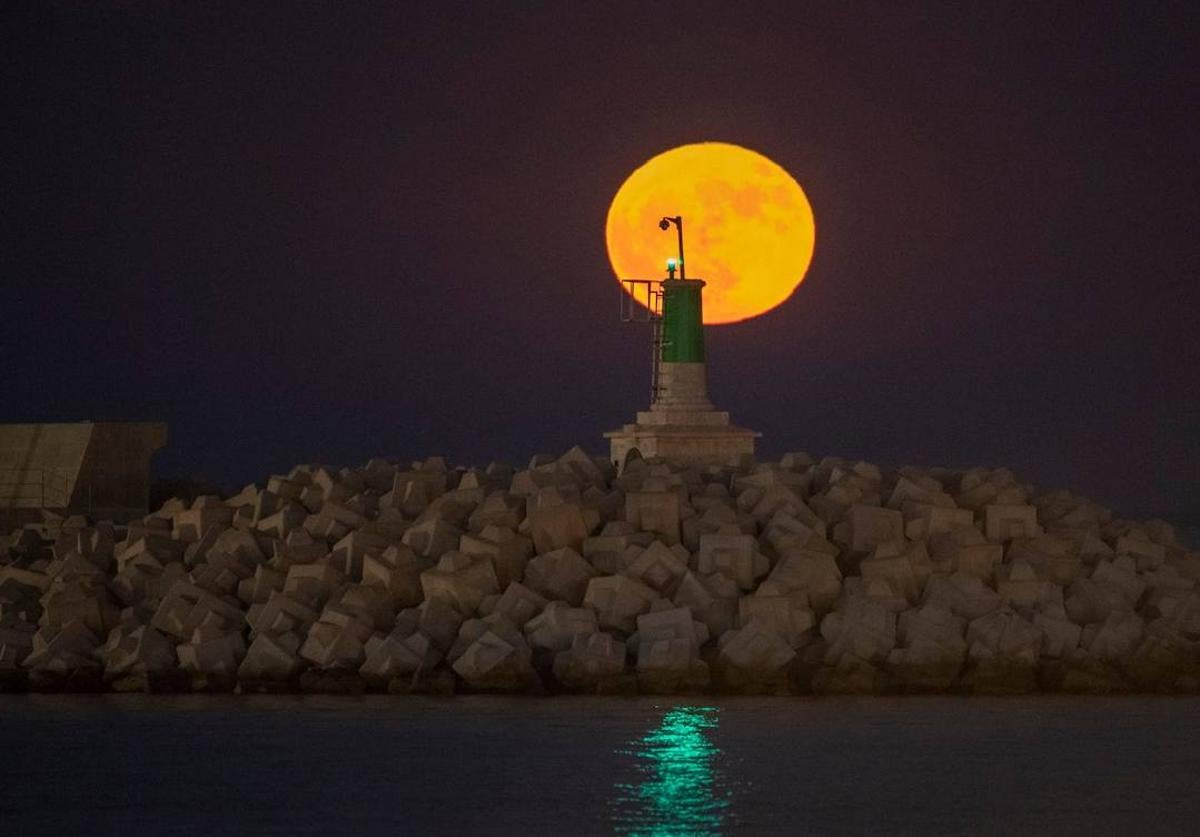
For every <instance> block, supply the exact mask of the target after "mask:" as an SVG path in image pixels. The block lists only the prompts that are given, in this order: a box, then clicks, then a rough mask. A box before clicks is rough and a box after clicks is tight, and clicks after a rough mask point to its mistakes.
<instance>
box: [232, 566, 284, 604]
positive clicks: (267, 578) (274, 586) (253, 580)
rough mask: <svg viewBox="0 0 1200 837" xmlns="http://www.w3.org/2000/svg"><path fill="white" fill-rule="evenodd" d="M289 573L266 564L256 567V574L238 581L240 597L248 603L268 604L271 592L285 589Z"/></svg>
mask: <svg viewBox="0 0 1200 837" xmlns="http://www.w3.org/2000/svg"><path fill="white" fill-rule="evenodd" d="M285 581H287V574H286V573H283V572H280V571H279V570H276V569H272V568H271V567H269V566H267V565H266V564H259V565H258V566H257V567H255V568H254V575H252V576H251V577H249V578H245V579H242V580H241V581H240V582H238V587H237V594H238V598H239V599H241V600H242V602H243V603H245V604H246V605H252V604H266V603H267V601H268V600H269V599H270V598H271V594H272V593H274V592H279V591H282V590H283V585H284V582H285Z"/></svg>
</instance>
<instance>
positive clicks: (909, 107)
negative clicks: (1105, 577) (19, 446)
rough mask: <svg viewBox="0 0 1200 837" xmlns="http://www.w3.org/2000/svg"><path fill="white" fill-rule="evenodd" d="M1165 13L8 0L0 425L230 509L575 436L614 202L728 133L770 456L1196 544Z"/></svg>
mask: <svg viewBox="0 0 1200 837" xmlns="http://www.w3.org/2000/svg"><path fill="white" fill-rule="evenodd" d="M959 5H970V6H972V9H971V10H969V11H964V10H962V9H959V8H957V7H958V6H959ZM1196 9H1197V7H1196V6H1195V4H1185V3H1179V4H1174V3H1165V2H1156V3H1128V4H1125V6H1124V8H1122V7H1117V6H1113V7H1111V8H1108V7H1107V6H1106V4H1101V3H1078V4H1058V3H1021V4H1017V3H988V4H983V3H980V4H941V3H938V4H933V3H931V4H918V3H901V2H880V3H863V4H859V3H842V2H837V3H834V2H830V3H820V4H805V3H799V2H788V3H781V4H767V3H753V4H736V3H728V2H720V3H705V4H690V3H652V2H647V0H641V2H636V3H613V2H604V3H566V2H562V3H550V4H545V5H544V6H535V5H533V4H518V3H486V4H485V3H480V4H477V5H475V4H454V3H446V2H437V3H379V4H374V5H368V4H360V3H333V2H327V3H299V2H297V3H278V4H274V3H271V4H267V3H243V2H237V3H217V2H208V0H206V2H202V3H174V2H173V3H162V2H149V0H147V2H124V3H98V2H78V3H46V4H26V3H23V2H11V0H10V2H5V3H4V4H3V7H2V9H0V21H2V26H3V31H2V33H0V91H2V95H3V114H4V119H3V127H2V128H0V132H2V133H0V136H2V137H3V139H2V142H3V148H2V149H0V150H2V154H0V194H2V195H3V200H2V201H0V277H2V280H0V281H2V282H3V288H4V293H3V297H2V305H0V310H2V311H3V319H4V328H3V330H2V331H0V357H2V361H3V366H2V368H3V374H2V378H0V383H2V389H0V420H2V421H48V420H63V421H74V420H84V419H94V420H143V419H155V420H165V421H167V422H168V423H169V425H170V441H169V445H168V448H167V449H166V450H164V451H163V452H162V453H160V454H159V456H158V458H157V459H156V464H155V469H156V472H157V473H158V474H159V475H161V476H170V477H196V476H203V477H206V478H208V479H210V480H213V481H216V482H217V483H218V484H219V485H226V486H232V485H234V484H240V483H242V482H246V481H249V480H253V479H258V480H262V479H265V477H266V475H267V474H269V473H271V472H275V471H280V470H286V469H288V468H290V467H291V466H292V465H293V464H295V463H298V462H306V461H321V462H326V463H330V464H334V465H344V464H361V463H362V462H364V461H365V460H366V459H368V458H369V457H371V456H375V455H381V456H387V457H391V458H406V459H407V458H413V457H418V456H424V455H428V454H443V455H446V456H447V457H449V458H451V459H452V460H453V461H455V462H459V463H464V464H471V463H478V464H485V463H486V462H487V461H488V460H490V459H492V458H504V459H509V460H514V461H523V460H524V459H525V458H527V457H528V456H529V455H530V454H532V453H535V452H539V451H546V452H561V451H562V450H564V449H566V448H567V447H569V446H570V445H572V444H575V443H581V444H583V445H585V446H586V447H588V448H590V449H592V450H594V451H595V452H597V453H600V452H604V451H605V450H606V446H605V443H604V441H603V440H602V439H601V438H600V434H601V433H602V432H603V431H604V430H607V429H612V428H615V427H617V426H619V425H620V424H622V423H623V422H625V421H629V420H631V419H632V416H633V413H634V411H635V410H637V409H639V408H642V409H644V408H645V404H646V402H647V400H648V376H649V347H648V338H647V335H646V334H645V332H644V331H640V330H638V328H637V327H634V326H628V325H626V326H622V325H621V324H620V323H618V322H617V321H616V320H617V316H616V315H617V294H618V291H617V285H616V283H615V281H614V280H613V276H612V273H611V270H610V268H609V264H608V259H607V256H606V254H605V250H604V219H605V214H606V212H607V209H608V205H609V202H610V200H611V198H612V196H613V194H614V193H615V192H616V190H617V188H618V187H619V186H620V184H621V183H622V181H623V180H624V179H625V177H626V176H628V174H629V173H630V172H631V171H632V170H633V169H634V168H636V167H637V166H639V165H640V164H641V163H643V162H644V161H645V160H647V159H648V158H649V157H651V156H653V155H655V154H657V153H658V152H661V151H664V150H666V149H668V148H670V147H673V146H676V145H680V144H683V143H688V142H696V141H703V140H721V141H726V142H733V143H737V144H740V145H744V146H747V147H749V148H752V149H755V150H757V151H759V152H761V153H763V154H766V155H767V156H769V157H771V158H772V159H774V160H775V161H776V162H778V163H779V164H780V165H782V166H783V167H784V168H786V169H787V170H788V171H790V172H791V173H792V174H793V175H794V176H795V177H796V179H797V180H798V181H799V182H800V183H801V184H802V185H803V187H804V189H805V190H806V192H807V193H808V196H809V199H810V200H811V202H812V205H813V209H814V212H815V215H816V219H817V245H816V253H815V257H814V261H813V265H812V268H811V269H810V271H809V274H808V278H807V279H806V280H805V282H804V283H803V284H802V285H801V286H800V288H799V289H798V290H797V292H796V293H795V294H794V295H793V296H792V298H791V299H790V300H789V301H788V302H786V303H785V304H784V305H782V306H781V307H779V308H777V309H776V310H774V311H772V312H770V313H769V314H767V315H765V316H763V317H760V318H757V319H754V320H750V321H747V322H744V323H741V324H738V325H733V326H722V327H717V328H710V329H709V331H708V347H709V376H710V387H711V390H712V394H713V397H714V400H715V401H716V402H717V404H718V405H719V406H721V407H722V408H724V409H729V410H730V411H731V412H732V413H733V416H734V420H735V421H736V422H737V423H739V424H742V425H745V426H748V427H752V428H754V429H756V430H760V431H762V433H763V439H762V440H761V448H760V449H761V450H762V451H763V453H765V454H767V455H777V454H780V453H783V452H785V451H788V450H798V449H800V450H808V451H809V452H811V453H813V454H815V455H818V456H819V455H826V454H835V455H842V456H847V457H854V458H865V459H868V460H870V461H873V462H878V463H881V464H885V465H888V464H904V463H913V464H924V465H934V464H947V465H975V464H985V465H1008V466H1011V467H1012V468H1014V469H1015V470H1016V471H1017V472H1018V473H1019V474H1020V475H1022V476H1024V477H1025V478H1027V479H1029V480H1031V481H1033V482H1035V483H1036V484H1038V485H1039V486H1041V487H1046V488H1050V487H1065V488H1070V489H1072V490H1075V491H1078V492H1081V493H1084V494H1087V495H1089V496H1092V497H1095V498H1096V499H1098V500H1101V501H1103V502H1105V503H1107V504H1110V505H1112V506H1113V507H1114V508H1115V509H1116V510H1117V511H1118V512H1121V513H1125V514H1149V513H1156V514H1163V515H1168V516H1173V517H1175V518H1176V519H1177V520H1179V521H1180V522H1192V523H1196V522H1200V512H1198V510H1197V507H1198V505H1200V504H1198V503H1197V502H1196V498H1197V496H1198V495H1200V455H1198V453H1200V387H1198V386H1197V378H1198V376H1197V367H1198V363H1200V350H1198V348H1197V344H1198V336H1200V316H1198V314H1197V312H1198V311H1200V282H1198V278H1200V245H1198V243H1197V235H1198V230H1200V188H1198V178H1197V174H1198V170H1200V167H1198V160H1200V155H1198V153H1197V148H1198V138H1197V129H1198V128H1200V84H1198V79H1200V72H1198V71H1200V14H1198V13H1197V11H1196ZM689 273H690V274H692V275H697V274H698V275H700V276H703V274H704V265H703V264H702V263H699V262H696V263H692V262H691V261H689Z"/></svg>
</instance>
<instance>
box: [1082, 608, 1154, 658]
mask: <svg viewBox="0 0 1200 837" xmlns="http://www.w3.org/2000/svg"><path fill="white" fill-rule="evenodd" d="M1145 630H1146V626H1145V622H1143V621H1142V618H1141V617H1140V616H1138V615H1137V614H1136V613H1134V612H1133V611H1131V610H1113V611H1112V612H1110V613H1109V614H1108V617H1107V618H1106V619H1105V620H1104V621H1103V622H1101V623H1099V624H1097V625H1089V626H1088V627H1087V628H1085V629H1084V630H1083V634H1082V636H1081V638H1080V645H1081V646H1082V647H1083V648H1085V649H1086V650H1087V651H1088V653H1090V654H1091V655H1092V656H1093V657H1095V658H1097V659H1099V660H1104V661H1106V662H1110V663H1121V662H1125V661H1127V660H1128V659H1129V658H1130V657H1132V655H1133V652H1134V651H1135V650H1136V649H1137V647H1138V646H1139V645H1140V644H1141V641H1142V637H1143V636H1144V635H1145Z"/></svg>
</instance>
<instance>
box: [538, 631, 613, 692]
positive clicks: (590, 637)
mask: <svg viewBox="0 0 1200 837" xmlns="http://www.w3.org/2000/svg"><path fill="white" fill-rule="evenodd" d="M625 658H626V649H625V643H624V642H621V641H620V640H619V639H617V638H616V637H614V636H613V635H612V634H607V633H587V634H579V635H576V636H575V637H574V638H573V639H572V640H571V645H570V647H568V648H567V649H565V650H563V651H559V652H558V653H557V654H556V655H555V657H554V677H555V678H556V679H557V680H558V682H559V683H561V684H562V685H563V686H564V687H565V688H567V689H570V690H573V691H580V692H589V691H590V692H596V691H606V690H607V691H615V690H616V688H615V687H614V686H613V685H611V684H615V683H616V682H617V681H618V680H619V679H620V678H621V675H623V674H624V673H625ZM606 686H607V687H608V688H607V689H606Z"/></svg>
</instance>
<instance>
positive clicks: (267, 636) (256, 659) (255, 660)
mask: <svg viewBox="0 0 1200 837" xmlns="http://www.w3.org/2000/svg"><path fill="white" fill-rule="evenodd" d="M300 643H301V640H300V637H298V636H297V635H296V634H294V633H286V632H284V633H260V634H258V636H256V637H255V638H254V641H253V642H251V643H250V647H249V648H248V649H246V656H245V657H244V658H243V659H242V664H241V665H240V666H239V667H238V672H237V676H238V679H239V680H241V681H242V682H277V683H284V682H287V681H288V680H290V679H291V678H293V677H295V676H296V675H297V674H299V673H300V671H301V670H302V669H303V668H304V667H305V665H306V663H305V661H304V660H301V659H300V656H299V650H300Z"/></svg>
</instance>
